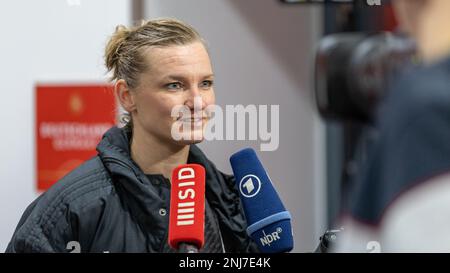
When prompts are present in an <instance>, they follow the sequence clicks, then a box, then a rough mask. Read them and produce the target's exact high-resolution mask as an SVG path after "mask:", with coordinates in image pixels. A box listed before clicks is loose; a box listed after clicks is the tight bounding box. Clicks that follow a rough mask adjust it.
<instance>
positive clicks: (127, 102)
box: [114, 79, 136, 113]
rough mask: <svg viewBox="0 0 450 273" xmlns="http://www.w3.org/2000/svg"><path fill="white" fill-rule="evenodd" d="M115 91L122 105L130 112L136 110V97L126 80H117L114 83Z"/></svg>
mask: <svg viewBox="0 0 450 273" xmlns="http://www.w3.org/2000/svg"><path fill="white" fill-rule="evenodd" d="M114 92H115V94H116V96H117V99H118V100H119V103H120V105H121V106H122V107H123V109H124V110H125V111H127V112H128V113H131V112H133V111H134V110H136V104H135V98H134V94H133V92H132V91H131V90H130V88H129V87H128V84H127V82H126V81H125V80H123V79H120V80H117V81H116V83H115V85H114Z"/></svg>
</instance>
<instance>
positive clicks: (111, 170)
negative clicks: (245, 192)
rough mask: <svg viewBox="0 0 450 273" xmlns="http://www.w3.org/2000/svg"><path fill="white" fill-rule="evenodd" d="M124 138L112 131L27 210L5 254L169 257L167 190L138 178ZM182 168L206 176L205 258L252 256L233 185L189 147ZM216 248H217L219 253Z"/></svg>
mask: <svg viewBox="0 0 450 273" xmlns="http://www.w3.org/2000/svg"><path fill="white" fill-rule="evenodd" d="M130 137H131V135H130V133H129V132H127V131H126V130H125V129H119V128H117V127H113V128H111V129H110V130H109V131H108V132H106V133H105V135H104V136H103V139H102V141H101V142H100V143H99V145H98V146H97V151H98V155H97V156H96V157H94V158H92V159H91V160H89V161H87V162H85V163H84V164H82V165H81V166H80V167H78V168H77V169H75V170H74V171H72V172H71V173H69V174H68V175H66V176H65V177H64V178H62V179H61V180H60V181H58V182H57V183H56V184H55V185H54V186H53V187H51V188H50V189H49V190H48V191H47V192H45V193H44V194H42V195H41V196H39V197H38V198H37V199H36V200H35V201H34V202H33V203H32V204H31V205H30V206H29V207H28V208H27V209H26V211H25V212H24V214H23V216H22V218H21V220H20V222H19V224H18V226H17V228H16V230H15V232H14V235H13V238H12V240H11V242H10V243H9V245H8V248H7V249H6V252H69V251H70V249H72V248H71V247H74V248H78V249H79V250H81V252H104V251H108V252H170V251H171V250H170V248H169V247H168V244H167V231H168V223H169V215H168V214H169V213H168V212H169V210H170V208H169V205H170V197H169V196H170V190H168V189H169V188H170V183H168V181H164V180H167V179H165V178H163V177H162V175H146V174H144V173H143V172H142V171H141V169H140V168H139V167H138V166H137V165H136V163H134V161H133V160H131V157H130V151H129V139H130ZM188 162H189V163H198V164H201V165H203V166H204V167H205V169H206V191H205V192H206V193H205V195H206V200H207V205H206V217H205V218H206V219H209V222H208V221H207V223H206V224H205V230H206V231H205V233H206V234H205V237H206V238H205V240H206V243H205V250H206V251H211V252H216V251H222V250H223V248H224V250H225V251H226V252H257V248H256V245H255V244H254V243H253V242H251V239H250V237H248V236H247V234H246V228H247V224H246V220H245V217H244V214H243V209H242V205H241V203H240V199H239V195H238V192H237V190H236V188H235V183H234V178H233V177H232V176H228V175H225V174H223V173H221V172H220V171H218V170H217V169H216V168H215V166H214V164H213V163H212V162H210V161H209V160H208V159H207V158H206V156H205V155H204V154H203V153H202V152H201V151H200V149H199V148H197V147H196V146H195V145H191V148H190V152H189V158H188ZM214 228H215V229H217V230H214ZM219 230H220V232H219ZM208 234H209V236H208ZM211 236H213V237H211ZM214 236H216V237H214ZM217 236H219V237H217ZM218 238H219V239H218ZM208 240H209V241H211V242H208ZM214 240H215V243H214ZM217 240H221V241H222V242H223V244H222V243H220V246H219V247H218V245H217ZM219 242H220V241H219ZM208 244H210V245H208Z"/></svg>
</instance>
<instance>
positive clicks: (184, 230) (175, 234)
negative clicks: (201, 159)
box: [168, 164, 205, 249]
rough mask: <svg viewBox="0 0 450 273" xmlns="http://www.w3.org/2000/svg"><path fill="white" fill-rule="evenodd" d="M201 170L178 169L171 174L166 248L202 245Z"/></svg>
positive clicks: (198, 167) (193, 166)
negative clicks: (181, 244) (183, 244)
mask: <svg viewBox="0 0 450 273" xmlns="http://www.w3.org/2000/svg"><path fill="white" fill-rule="evenodd" d="M204 226H205V168H204V167H203V166H201V165H198V164H185V165H181V166H178V167H177V168H175V169H174V170H173V172H172V185H171V192H170V218H169V238H168V240H169V245H170V246H171V247H172V248H174V249H178V248H179V244H180V243H187V244H193V245H195V246H197V248H198V249H200V248H202V247H203V244H204V241H205V239H204V229H205V228H204Z"/></svg>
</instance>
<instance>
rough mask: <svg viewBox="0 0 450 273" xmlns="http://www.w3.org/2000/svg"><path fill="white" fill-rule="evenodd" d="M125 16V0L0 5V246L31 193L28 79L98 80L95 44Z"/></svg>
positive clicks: (25, 0) (99, 52) (22, 0)
mask: <svg viewBox="0 0 450 273" xmlns="http://www.w3.org/2000/svg"><path fill="white" fill-rule="evenodd" d="M130 22H131V4H130V1H128V0H39V1H29V0H15V1H7V2H5V3H2V6H1V8H0V26H1V28H2V32H1V38H0V40H1V42H0V82H1V90H2V92H1V93H2V95H1V99H0V117H1V119H2V121H1V122H2V136H1V141H0V165H1V167H0V179H1V181H0V222H1V224H0V251H4V250H5V249H6V246H7V244H8V242H9V240H10V238H11V235H12V233H13V231H14V228H15V226H16V225H17V223H18V221H19V218H20V216H21V214H22V213H23V211H24V210H25V208H26V206H27V205H28V204H29V203H31V201H32V200H34V199H35V198H36V197H37V193H36V191H35V188H36V186H35V177H36V176H35V165H34V156H35V152H34V151H35V148H34V97H33V87H34V84H35V83H36V82H42V81H44V82H48V81H52V82H55V81H56V82H65V81H79V80H81V81H86V80H88V81H93V82H98V81H104V80H105V77H104V73H105V69H104V67H103V60H102V56H103V48H104V45H105V42H106V40H107V37H108V35H110V34H112V33H113V31H114V28H115V26H116V25H117V24H129V23H130Z"/></svg>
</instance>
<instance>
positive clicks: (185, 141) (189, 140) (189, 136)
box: [174, 130, 205, 145]
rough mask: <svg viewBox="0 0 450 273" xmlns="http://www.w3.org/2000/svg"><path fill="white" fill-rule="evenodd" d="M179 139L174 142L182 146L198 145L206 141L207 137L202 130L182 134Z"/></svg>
mask: <svg viewBox="0 0 450 273" xmlns="http://www.w3.org/2000/svg"><path fill="white" fill-rule="evenodd" d="M177 138H178V139H174V140H175V141H176V142H177V143H178V144H181V145H191V144H198V143H200V142H202V141H203V140H205V136H204V133H203V131H202V130H199V131H192V132H188V133H181V135H178V137H177Z"/></svg>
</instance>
